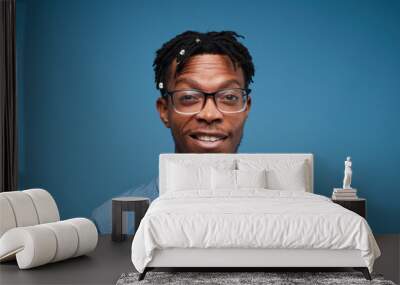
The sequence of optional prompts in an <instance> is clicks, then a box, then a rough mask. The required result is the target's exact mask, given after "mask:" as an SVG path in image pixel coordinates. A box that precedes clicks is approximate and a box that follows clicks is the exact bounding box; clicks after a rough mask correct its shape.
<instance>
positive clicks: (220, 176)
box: [211, 168, 267, 191]
mask: <svg viewBox="0 0 400 285" xmlns="http://www.w3.org/2000/svg"><path fill="white" fill-rule="evenodd" d="M211 187H212V189H213V190H221V189H224V190H231V191H232V190H238V189H240V188H267V176H266V170H265V169H262V170H230V169H215V168H212V169H211Z"/></svg>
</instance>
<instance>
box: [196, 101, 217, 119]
mask: <svg viewBox="0 0 400 285" xmlns="http://www.w3.org/2000/svg"><path fill="white" fill-rule="evenodd" d="M196 118H198V119H202V120H205V121H207V122H208V123H212V122H213V121H215V120H222V118H223V114H222V113H221V112H220V111H219V110H218V108H217V106H216V105H215V102H214V99H213V98H212V97H208V98H206V103H205V106H204V108H203V109H202V110H201V111H200V113H198V114H197V115H196Z"/></svg>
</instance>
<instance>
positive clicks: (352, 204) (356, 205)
mask: <svg viewBox="0 0 400 285" xmlns="http://www.w3.org/2000/svg"><path fill="white" fill-rule="evenodd" d="M332 202H334V203H336V204H339V205H340V206H342V207H344V208H346V209H349V210H350V211H353V212H354V213H357V214H359V215H360V216H361V217H363V218H364V219H366V218H367V200H366V199H363V198H358V199H354V200H333V199H332Z"/></svg>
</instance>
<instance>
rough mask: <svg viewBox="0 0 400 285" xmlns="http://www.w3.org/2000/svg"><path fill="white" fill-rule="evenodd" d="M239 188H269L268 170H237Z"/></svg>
mask: <svg viewBox="0 0 400 285" xmlns="http://www.w3.org/2000/svg"><path fill="white" fill-rule="evenodd" d="M235 172H236V181H237V187H238V188H267V171H266V170H265V169H262V170H240V169H239V170H235Z"/></svg>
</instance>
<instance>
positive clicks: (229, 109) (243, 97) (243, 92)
mask: <svg viewBox="0 0 400 285" xmlns="http://www.w3.org/2000/svg"><path fill="white" fill-rule="evenodd" d="M250 92H251V89H248V88H247V89H243V88H231V89H222V90H219V91H217V92H214V93H205V92H202V91H199V90H195V89H190V90H189V89H188V90H174V91H170V92H169V91H165V92H164V94H163V97H167V96H171V99H172V105H173V107H174V110H175V112H177V113H179V114H183V115H194V114H197V113H200V112H201V111H202V110H203V108H204V106H205V105H206V102H207V97H212V98H213V99H214V103H215V106H217V109H218V110H219V111H220V112H222V113H227V114H233V113H240V112H243V111H244V110H245V109H246V106H247V99H248V96H249V94H250Z"/></svg>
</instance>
